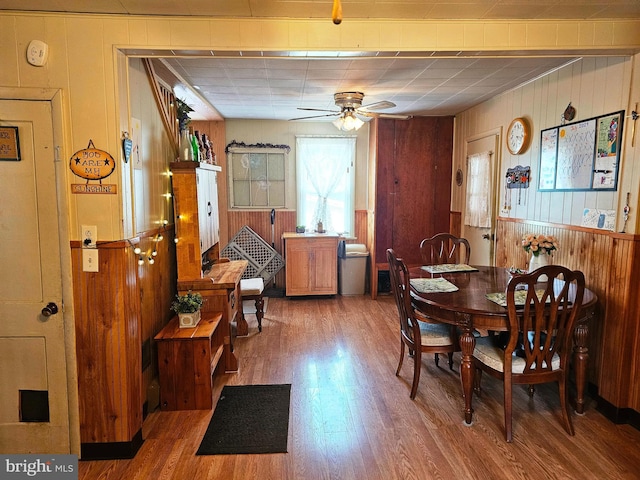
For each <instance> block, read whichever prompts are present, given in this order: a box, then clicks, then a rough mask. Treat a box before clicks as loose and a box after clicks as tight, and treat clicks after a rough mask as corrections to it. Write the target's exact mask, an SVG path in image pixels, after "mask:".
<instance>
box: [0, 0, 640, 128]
mask: <svg viewBox="0 0 640 480" xmlns="http://www.w3.org/2000/svg"><path fill="white" fill-rule="evenodd" d="M332 2H333V0H163V1H160V0H92V1H87V0H1V2H0V10H22V11H25V10H27V11H49V12H69V13H103V14H104V13H108V14H125V15H170V16H176V15H186V16H206V17H213V18H224V17H227V18H228V17H235V18H327V21H330V17H331V7H332ZM342 9H343V18H344V20H343V22H348V21H349V20H350V19H367V18H369V19H383V18H387V19H487V20H493V19H525V20H526V19H596V18H597V19H602V18H630V17H631V18H640V0H612V1H603V0H535V1H532V0H457V1H455V0H454V1H445V0H440V1H437V0H343V1H342ZM130 53H138V54H140V53H142V52H130ZM201 53H202V57H200V56H198V52H193V51H189V52H188V53H185V55H186V56H182V55H181V54H180V52H167V58H165V59H163V60H162V62H163V63H164V65H163V66H161V65H158V70H159V71H160V72H161V73H162V76H163V77H164V78H165V79H166V80H167V81H168V82H169V83H170V84H172V86H173V85H175V84H181V83H184V84H187V85H189V86H191V87H193V91H195V92H196V93H197V95H196V96H191V95H188V92H187V93H184V94H182V96H181V92H179V93H178V96H180V97H181V98H186V99H187V102H188V103H189V104H190V105H192V106H194V107H195V108H196V110H197V112H196V113H194V114H193V115H192V116H193V118H194V119H204V118H208V119H216V118H220V117H223V118H248V119H278V120H288V119H291V118H296V117H302V116H306V115H313V112H306V111H300V110H298V109H297V107H305V108H319V109H327V110H335V105H334V102H333V94H334V93H336V92H342V91H360V92H363V93H364V94H365V99H364V102H363V104H364V105H366V104H370V103H374V102H378V101H381V100H388V101H391V102H393V103H395V104H396V107H395V108H391V109H387V110H383V112H385V113H402V114H410V115H453V114H456V113H458V112H461V111H463V110H465V109H467V108H469V107H471V106H473V105H475V104H478V103H480V102H482V101H484V100H486V99H488V98H491V97H493V96H495V95H497V94H499V93H501V92H504V91H507V90H509V89H511V88H514V87H516V86H518V85H521V84H523V83H525V82H527V81H530V80H532V79H534V78H536V77H538V76H540V75H542V74H544V73H546V72H549V71H550V70H552V69H554V68H557V67H559V66H561V65H563V64H566V63H568V62H570V61H573V60H574V59H575V58H577V57H571V56H564V57H549V56H545V55H544V52H543V55H542V56H536V57H525V58H517V57H513V56H511V57H507V56H505V57H502V58H490V57H482V56H478V52H466V53H465V52H457V54H456V53H454V54H452V55H451V56H450V57H448V58H443V57H439V55H441V53H438V52H424V53H423V54H412V56H408V55H407V54H406V53H403V52H372V53H371V52H370V53H367V54H359V53H355V54H354V53H351V54H350V55H351V56H349V55H347V56H345V57H338V55H340V54H339V53H338V52H323V53H322V54H314V56H313V57H309V56H304V55H301V54H300V52H258V53H256V52H251V54H250V55H247V53H246V52H210V51H207V52H201ZM308 54H309V52H305V55H308ZM156 64H157V62H156ZM198 97H199V98H198ZM207 104H208V105H207ZM211 107H213V108H211ZM318 114H319V115H322V114H323V112H318ZM324 119H328V120H332V119H333V118H332V117H328V118H327V117H323V118H320V120H324Z"/></svg>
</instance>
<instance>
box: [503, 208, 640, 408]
mask: <svg viewBox="0 0 640 480" xmlns="http://www.w3.org/2000/svg"><path fill="white" fill-rule="evenodd" d="M527 233H535V234H545V235H554V236H556V237H557V238H558V239H559V243H560V247H559V248H558V250H557V252H556V253H555V255H554V259H553V263H554V264H559V265H564V266H566V267H568V268H571V269H578V270H581V271H582V272H584V274H585V278H586V280H587V287H588V288H589V289H590V290H592V291H594V292H595V293H596V295H598V305H597V308H596V316H595V318H594V320H593V321H592V323H591V325H590V326H589V329H590V337H589V354H590V356H589V376H588V378H589V382H591V383H593V384H595V385H597V387H598V395H599V397H601V398H602V399H604V400H606V401H607V402H609V403H611V404H612V405H613V406H615V407H616V408H623V409H624V408H630V409H633V410H635V411H636V412H640V367H639V366H638V365H639V362H638V359H640V338H639V336H640V335H639V334H640V269H639V268H638V266H640V236H637V235H631V234H621V233H614V232H609V231H604V230H596V229H590V228H584V227H570V226H567V225H555V224H549V223H544V222H534V221H525V220H514V219H504V218H499V219H498V222H497V229H496V237H497V245H496V252H498V254H497V255H496V265H497V266H500V267H507V268H508V267H510V266H516V267H519V268H526V267H527V264H528V255H527V253H526V252H525V251H524V250H523V249H522V246H521V245H520V241H521V238H522V235H524V234H527Z"/></svg>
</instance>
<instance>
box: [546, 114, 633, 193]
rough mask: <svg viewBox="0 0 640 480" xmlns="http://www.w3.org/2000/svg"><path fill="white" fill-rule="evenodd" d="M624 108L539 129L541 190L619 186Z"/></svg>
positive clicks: (603, 188)
mask: <svg viewBox="0 0 640 480" xmlns="http://www.w3.org/2000/svg"><path fill="white" fill-rule="evenodd" d="M623 121H624V110H621V111H619V112H614V113H609V114H606V115H600V116H598V117H593V118H588V119H586V120H581V121H579V122H574V123H568V124H565V125H560V126H557V127H552V128H547V129H545V130H542V131H541V132H540V170H539V172H540V173H539V179H538V190H539V191H558V190H559V191H585V190H616V189H617V183H618V170H619V168H618V167H619V164H620V147H621V139H622V124H623Z"/></svg>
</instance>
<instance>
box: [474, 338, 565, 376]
mask: <svg viewBox="0 0 640 480" xmlns="http://www.w3.org/2000/svg"><path fill="white" fill-rule="evenodd" d="M473 356H474V357H475V358H477V359H478V360H479V361H480V362H482V363H484V364H485V365H487V366H489V367H491V368H493V369H494V370H497V371H498V372H504V350H502V349H501V348H500V347H497V346H495V345H494V342H493V340H492V339H491V337H480V338H476V349H475V350H474V351H473ZM525 365H526V362H525V359H524V358H521V357H518V356H515V355H514V356H513V357H512V360H511V372H512V373H524V367H525ZM551 368H552V369H553V370H557V369H558V368H560V357H559V356H558V354H557V353H556V354H554V355H553V358H552V359H551Z"/></svg>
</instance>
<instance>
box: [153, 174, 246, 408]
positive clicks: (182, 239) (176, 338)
mask: <svg viewBox="0 0 640 480" xmlns="http://www.w3.org/2000/svg"><path fill="white" fill-rule="evenodd" d="M221 170H222V169H221V167H219V166H217V165H210V164H205V163H199V162H173V163H171V173H172V177H173V196H174V208H175V224H176V238H177V243H176V259H177V267H178V293H179V294H181V295H182V294H185V293H186V292H187V291H189V290H191V291H195V292H200V294H202V297H203V300H204V303H203V305H202V320H200V323H199V324H198V326H196V327H195V328H193V329H184V328H182V329H181V328H179V327H177V318H174V319H173V320H171V322H169V323H168V324H167V326H166V327H165V328H164V329H163V330H162V331H161V332H160V333H158V335H157V336H156V341H157V342H158V363H159V369H160V406H161V408H162V409H166V410H180V409H207V408H211V407H212V400H211V396H212V386H213V375H214V374H215V372H216V370H218V369H224V371H225V372H234V371H237V370H238V360H237V358H236V356H235V354H234V353H233V334H232V332H233V331H234V329H235V328H236V327H235V326H234V325H237V322H239V321H240V322H242V319H241V316H240V315H238V311H239V309H238V307H239V302H240V301H241V295H240V278H241V277H242V274H243V272H244V270H245V268H246V267H247V261H246V260H236V261H231V262H225V263H220V262H218V260H219V252H220V247H219V240H220V227H219V225H220V222H219V212H218V187H217V181H218V178H217V175H218V173H219V172H220V171H221ZM203 265H206V266H207V268H206V269H205V268H203ZM185 330H190V331H189V332H185ZM177 377H182V378H181V380H180V381H179V382H178V383H179V384H180V385H178V384H177V383H176V378H177ZM176 389H179V391H177V390H176Z"/></svg>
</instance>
